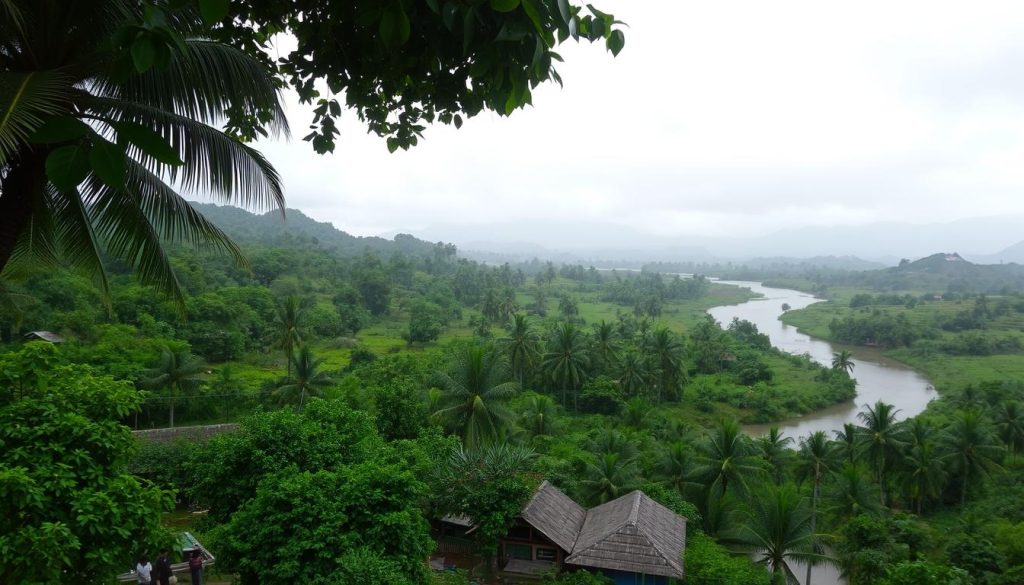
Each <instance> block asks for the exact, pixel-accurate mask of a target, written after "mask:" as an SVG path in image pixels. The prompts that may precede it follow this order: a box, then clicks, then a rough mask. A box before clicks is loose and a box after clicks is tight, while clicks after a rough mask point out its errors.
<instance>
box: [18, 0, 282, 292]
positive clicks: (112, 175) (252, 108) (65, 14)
mask: <svg viewBox="0 0 1024 585" xmlns="http://www.w3.org/2000/svg"><path fill="white" fill-rule="evenodd" d="M167 10H169V9H168V7H167V5H166V4H163V3H161V4H151V3H142V2H137V1H132V0H82V1H76V2H57V1H56V0H33V1H31V2H10V1H5V2H2V3H0V22H2V25H0V30H2V31H3V33H2V34H0V47H2V48H0V72H2V75H3V76H4V83H3V84H0V193H2V195H0V269H3V268H5V267H7V266H8V264H11V265H19V264H23V263H26V264H27V263H28V262H29V261H31V262H33V263H35V264H38V263H44V264H49V265H52V266H58V265H63V264H67V265H70V266H72V267H75V268H79V269H83V270H85V271H87V272H89V273H90V274H92V275H93V276H94V277H95V279H96V282H97V283H98V285H99V286H100V287H101V288H102V289H103V290H104V292H106V291H107V290H108V285H107V279H106V275H105V271H104V268H103V261H102V258H103V255H104V253H105V254H109V255H110V256H113V257H116V258H119V259H122V260H123V261H125V262H126V263H127V264H128V265H130V266H132V267H133V268H134V270H135V272H136V273H137V274H138V276H139V278H140V279H141V280H142V282H144V283H147V284H152V285H155V286H156V287H158V288H159V289H160V290H162V291H163V292H166V293H168V294H169V295H170V296H171V297H172V299H173V300H174V301H176V303H177V304H178V305H179V307H184V297H183V295H182V292H181V290H180V287H179V285H178V281H177V279H176V278H175V276H174V271H173V270H172V268H171V263H170V260H169V258H168V256H167V254H166V252H165V250H164V247H163V245H164V242H166V241H184V242H188V243H190V244H193V245H198V246H203V247H208V248H213V249H218V250H220V251H223V252H226V253H228V254H230V255H231V256H232V257H233V258H234V259H235V261H236V262H238V263H244V258H243V257H242V254H241V251H240V250H239V249H238V247H237V246H235V244H233V243H232V242H231V241H230V240H229V239H228V238H227V236H226V235H225V234H224V233H223V232H222V231H221V230H220V229H218V228H217V227H216V226H214V225H213V224H212V223H210V222H209V221H207V220H206V219H205V218H203V216H202V215H201V214H200V213H199V212H197V211H196V210H195V209H194V208H193V207H192V206H191V205H190V204H189V202H188V201H186V200H185V199H184V198H183V197H181V195H179V193H178V192H177V190H176V189H178V188H182V189H187V190H189V191H192V192H197V193H203V194H210V195H213V196H214V197H218V198H220V199H221V200H222V201H225V202H229V203H242V204H245V205H252V206H257V207H263V208H278V209H282V210H283V209H284V197H283V193H282V186H281V180H280V178H279V177H278V175H277V172H276V171H275V170H274V169H273V167H272V166H271V165H270V163H269V162H267V160H266V159H265V158H263V156H262V155H260V154H259V152H257V151H256V150H254V149H253V148H251V147H249V146H247V145H245V144H244V143H242V142H241V141H240V140H239V139H238V138H237V136H247V137H253V136H254V134H255V129H256V127H257V126H262V127H263V128H266V129H268V130H269V131H270V132H272V133H274V134H281V133H285V132H287V122H286V119H285V116H284V112H283V110H282V108H281V105H280V101H279V95H278V90H277V88H276V87H275V83H274V80H273V79H272V77H271V75H270V72H269V71H268V70H267V69H266V68H265V67H264V66H263V65H261V64H260V63H259V62H258V61H256V60H255V59H253V58H251V57H249V56H247V55H245V54H244V53H243V52H241V51H239V50H237V49H235V48H233V47H230V46H227V45H224V44H221V43H218V42H216V41H212V40H209V39H208V38H203V35H204V29H203V25H202V21H201V19H200V17H199V14H198V11H196V10H195V9H193V8H189V7H186V8H183V9H181V10H175V11H173V12H167ZM257 119H258V120H259V121H260V122H258V123H257V124H256V125H254V124H252V123H250V122H251V121H255V120H257ZM222 125H227V126H228V127H229V128H230V129H231V132H230V133H226V132H224V131H222V130H220V127H222Z"/></svg>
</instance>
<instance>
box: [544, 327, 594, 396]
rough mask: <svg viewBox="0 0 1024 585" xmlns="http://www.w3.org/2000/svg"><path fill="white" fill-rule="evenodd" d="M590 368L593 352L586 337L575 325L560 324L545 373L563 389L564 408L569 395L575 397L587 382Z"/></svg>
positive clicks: (550, 344) (546, 355) (553, 336)
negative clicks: (589, 348) (588, 346)
mask: <svg viewBox="0 0 1024 585" xmlns="http://www.w3.org/2000/svg"><path fill="white" fill-rule="evenodd" d="M589 367H590V352H589V351H588V349H587V343H586V338H585V336H584V335H583V333H582V332H581V331H580V330H579V329H577V328H576V326H575V325H573V324H572V323H568V322H565V323H560V324H559V325H558V326H557V327H555V329H554V330H553V331H552V332H551V337H550V339H549V340H548V346H547V351H546V352H545V353H544V359H543V361H542V362H541V369H543V370H544V372H545V374H546V375H547V377H548V379H549V380H551V382H552V383H553V384H554V385H555V387H556V388H560V389H561V391H562V407H563V408H564V407H565V406H566V398H567V396H568V393H569V392H572V393H573V395H574V396H575V392H576V391H577V390H579V388H580V387H581V386H582V385H583V382H585V381H586V379H587V368H589Z"/></svg>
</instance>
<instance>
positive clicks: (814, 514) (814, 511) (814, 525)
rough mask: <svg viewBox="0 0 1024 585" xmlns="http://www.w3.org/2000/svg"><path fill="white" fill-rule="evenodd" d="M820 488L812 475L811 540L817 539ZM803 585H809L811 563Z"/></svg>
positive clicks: (815, 477) (817, 479) (817, 478)
mask: <svg viewBox="0 0 1024 585" xmlns="http://www.w3.org/2000/svg"><path fill="white" fill-rule="evenodd" d="M820 486H821V479H820V478H819V477H818V473H817V472H815V475H814V495H813V496H811V538H812V539H815V538H817V537H816V536H815V535H816V534H817V533H818V490H819V488H820ZM804 585H811V563H810V562H808V563H807V580H805V581H804Z"/></svg>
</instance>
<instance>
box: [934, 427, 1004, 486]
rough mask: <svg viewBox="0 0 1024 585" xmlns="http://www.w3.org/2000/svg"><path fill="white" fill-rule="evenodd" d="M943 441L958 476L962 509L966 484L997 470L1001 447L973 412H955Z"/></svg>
mask: <svg viewBox="0 0 1024 585" xmlns="http://www.w3.org/2000/svg"><path fill="white" fill-rule="evenodd" d="M943 438H944V442H945V445H946V448H947V450H948V451H949V453H950V461H951V462H952V463H953V468H954V470H955V472H956V473H957V474H958V475H959V476H960V505H961V506H963V505H964V504H965V503H966V502H967V488H968V487H969V486H970V484H971V483H972V482H974V481H975V480H977V479H978V478H979V477H981V476H985V475H988V474H989V473H991V472H992V471H994V470H997V469H1000V466H999V461H1000V460H1001V459H1002V457H1003V448H1002V446H1000V445H999V443H998V442H997V439H996V437H995V435H994V433H993V432H992V429H991V428H989V425H988V424H987V423H986V422H985V419H983V418H982V416H981V414H980V413H979V412H978V411H976V410H962V411H960V412H958V413H957V414H956V416H955V417H954V419H953V424H952V425H950V427H949V429H948V430H947V431H946V434H945V436H944V437H943Z"/></svg>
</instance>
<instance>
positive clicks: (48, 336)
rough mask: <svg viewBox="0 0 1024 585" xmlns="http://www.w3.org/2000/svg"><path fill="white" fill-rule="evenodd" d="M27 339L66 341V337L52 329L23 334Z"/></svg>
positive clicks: (23, 337) (51, 341)
mask: <svg viewBox="0 0 1024 585" xmlns="http://www.w3.org/2000/svg"><path fill="white" fill-rule="evenodd" d="M22 339H24V340H25V341H48V342H50V343H64V338H63V337H61V336H60V335H57V334H56V333H54V332H52V331H29V332H28V333H26V334H25V335H23V336H22Z"/></svg>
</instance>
